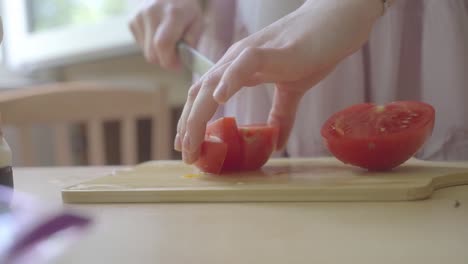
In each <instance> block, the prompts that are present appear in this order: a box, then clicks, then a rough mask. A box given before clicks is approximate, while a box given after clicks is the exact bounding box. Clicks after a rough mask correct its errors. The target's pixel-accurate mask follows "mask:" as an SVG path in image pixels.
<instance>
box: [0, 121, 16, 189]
mask: <svg viewBox="0 0 468 264" xmlns="http://www.w3.org/2000/svg"><path fill="white" fill-rule="evenodd" d="M0 125H1V121H0ZM11 163H12V157H11V149H10V146H9V145H8V143H7V142H6V140H5V138H4V137H3V131H2V129H1V128H0V185H3V186H7V187H10V188H13V170H12V167H11Z"/></svg>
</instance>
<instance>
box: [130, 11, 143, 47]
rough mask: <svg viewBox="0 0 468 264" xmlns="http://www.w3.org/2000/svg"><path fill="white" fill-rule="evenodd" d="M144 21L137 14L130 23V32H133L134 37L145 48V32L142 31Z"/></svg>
mask: <svg viewBox="0 0 468 264" xmlns="http://www.w3.org/2000/svg"><path fill="white" fill-rule="evenodd" d="M142 28H143V22H142V19H141V17H140V16H135V17H134V18H133V19H132V20H131V21H130V23H129V29H130V32H132V35H133V38H134V39H135V41H136V43H137V45H138V46H139V47H140V48H141V49H142V50H143V45H144V34H143V31H142Z"/></svg>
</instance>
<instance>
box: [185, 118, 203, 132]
mask: <svg viewBox="0 0 468 264" xmlns="http://www.w3.org/2000/svg"><path fill="white" fill-rule="evenodd" d="M199 123H200V122H199V121H198V120H197V119H196V118H195V117H193V115H190V116H189V117H188V118H187V123H186V130H187V129H193V128H195V127H196V126H197V125H198V124H199Z"/></svg>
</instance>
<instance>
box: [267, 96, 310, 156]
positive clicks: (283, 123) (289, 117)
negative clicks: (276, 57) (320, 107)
mask: <svg viewBox="0 0 468 264" xmlns="http://www.w3.org/2000/svg"><path fill="white" fill-rule="evenodd" d="M303 94H304V92H303V91H297V90H293V89H284V88H283V87H277V88H276V90H275V95H274V99H273V107H272V109H271V111H270V114H269V117H268V124H270V125H272V126H276V127H278V128H279V134H278V142H277V144H276V149H277V150H282V149H283V148H284V146H285V145H286V142H287V140H288V138H289V134H290V133H291V129H292V127H293V125H294V120H295V119H296V112H297V108H298V106H299V102H300V100H301V98H302V96H303Z"/></svg>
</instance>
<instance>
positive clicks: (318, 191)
mask: <svg viewBox="0 0 468 264" xmlns="http://www.w3.org/2000/svg"><path fill="white" fill-rule="evenodd" d="M464 184H468V163H446V162H445V163H434V162H424V161H419V160H410V161H408V162H406V163H405V164H404V165H402V166H400V167H398V168H396V169H394V170H393V171H390V172H368V171H366V170H363V169H360V168H356V167H353V166H348V165H344V164H342V163H341V162H339V161H337V160H335V159H333V158H320V159H273V160H270V161H269V163H267V165H265V166H264V167H263V169H262V170H260V171H256V172H249V173H238V174H229V175H224V176H215V175H207V174H201V173H199V172H197V170H196V169H195V168H194V167H192V166H188V165H184V164H183V163H182V162H180V161H151V162H146V163H143V164H140V165H137V166H135V167H133V168H130V169H125V170H120V171H115V172H114V173H112V174H110V175H106V176H103V177H101V178H97V179H94V180H91V181H87V182H82V183H79V184H76V185H73V186H70V187H68V188H65V189H63V190H62V198H63V201H64V202H66V203H145V202H146V203H157V202H266V201H284V202H286V201H299V202H300V201H405V200H419V199H426V198H428V197H430V196H431V194H432V193H433V191H434V190H437V189H440V188H444V187H449V186H455V185H464Z"/></svg>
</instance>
